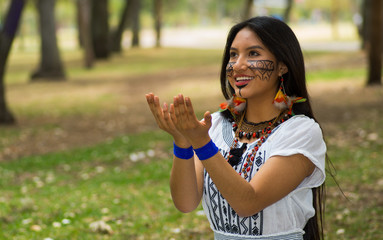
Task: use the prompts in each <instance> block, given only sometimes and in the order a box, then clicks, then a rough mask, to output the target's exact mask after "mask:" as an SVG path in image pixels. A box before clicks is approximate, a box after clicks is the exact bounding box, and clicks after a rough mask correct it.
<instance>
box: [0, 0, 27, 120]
mask: <svg viewBox="0 0 383 240" xmlns="http://www.w3.org/2000/svg"><path fill="white" fill-rule="evenodd" d="M24 6H25V0H12V1H11V2H10V5H9V9H8V12H7V15H6V17H5V20H4V25H3V26H2V29H1V31H0V124H12V123H14V122H15V118H14V117H13V115H12V113H11V112H10V111H9V110H8V107H7V104H6V100H5V86H4V75H5V67H6V63H7V59H8V55H9V52H10V50H11V47H12V43H13V39H14V38H15V35H16V32H17V29H18V26H19V22H20V19H21V14H22V12H23V9H24Z"/></svg>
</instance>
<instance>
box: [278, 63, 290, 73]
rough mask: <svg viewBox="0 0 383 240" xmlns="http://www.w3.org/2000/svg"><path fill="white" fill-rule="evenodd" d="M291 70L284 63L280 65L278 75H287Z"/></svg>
mask: <svg viewBox="0 0 383 240" xmlns="http://www.w3.org/2000/svg"><path fill="white" fill-rule="evenodd" d="M288 71H289V69H288V68H287V66H286V64H285V63H284V62H279V63H278V75H279V76H282V75H283V74H285V73H287V72H288Z"/></svg>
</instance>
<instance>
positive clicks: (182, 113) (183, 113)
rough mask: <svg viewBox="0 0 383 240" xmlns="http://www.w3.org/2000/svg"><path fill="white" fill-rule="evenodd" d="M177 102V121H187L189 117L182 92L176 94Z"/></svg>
mask: <svg viewBox="0 0 383 240" xmlns="http://www.w3.org/2000/svg"><path fill="white" fill-rule="evenodd" d="M178 102H179V104H178V109H179V110H178V111H179V115H178V116H177V119H179V121H180V122H182V123H188V120H189V119H188V116H187V113H186V106H185V100H184V96H183V95H182V94H179V95H178Z"/></svg>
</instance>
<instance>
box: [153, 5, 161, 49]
mask: <svg viewBox="0 0 383 240" xmlns="http://www.w3.org/2000/svg"><path fill="white" fill-rule="evenodd" d="M153 1H154V22H155V23H154V25H155V26H154V28H155V30H156V47H158V48H159V47H161V26H162V0H153Z"/></svg>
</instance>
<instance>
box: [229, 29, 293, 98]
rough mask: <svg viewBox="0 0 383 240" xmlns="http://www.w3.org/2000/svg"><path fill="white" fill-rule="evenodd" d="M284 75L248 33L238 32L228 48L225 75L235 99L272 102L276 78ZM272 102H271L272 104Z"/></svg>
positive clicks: (258, 40) (282, 65)
mask: <svg viewBox="0 0 383 240" xmlns="http://www.w3.org/2000/svg"><path fill="white" fill-rule="evenodd" d="M286 72H287V67H286V66H285V64H283V63H277V60H276V58H275V57H274V55H273V54H272V53H271V52H270V51H269V50H268V49H267V48H266V47H265V46H264V45H263V43H262V41H261V40H260V39H259V38H258V36H257V35H256V34H255V33H254V32H253V31H252V30H251V29H250V28H243V29H242V30H240V31H239V32H238V33H237V35H236V37H235V38H234V41H233V43H232V45H231V48H230V59H229V63H228V64H227V66H226V74H227V77H228V80H229V83H230V85H231V86H232V87H233V88H234V90H235V93H236V95H237V96H240V97H243V98H246V99H248V100H251V99H252V98H259V97H262V98H272V99H273V98H274V96H275V93H276V89H277V86H278V84H279V83H278V76H281V75H282V74H284V73H286ZM272 99H271V101H272Z"/></svg>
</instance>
